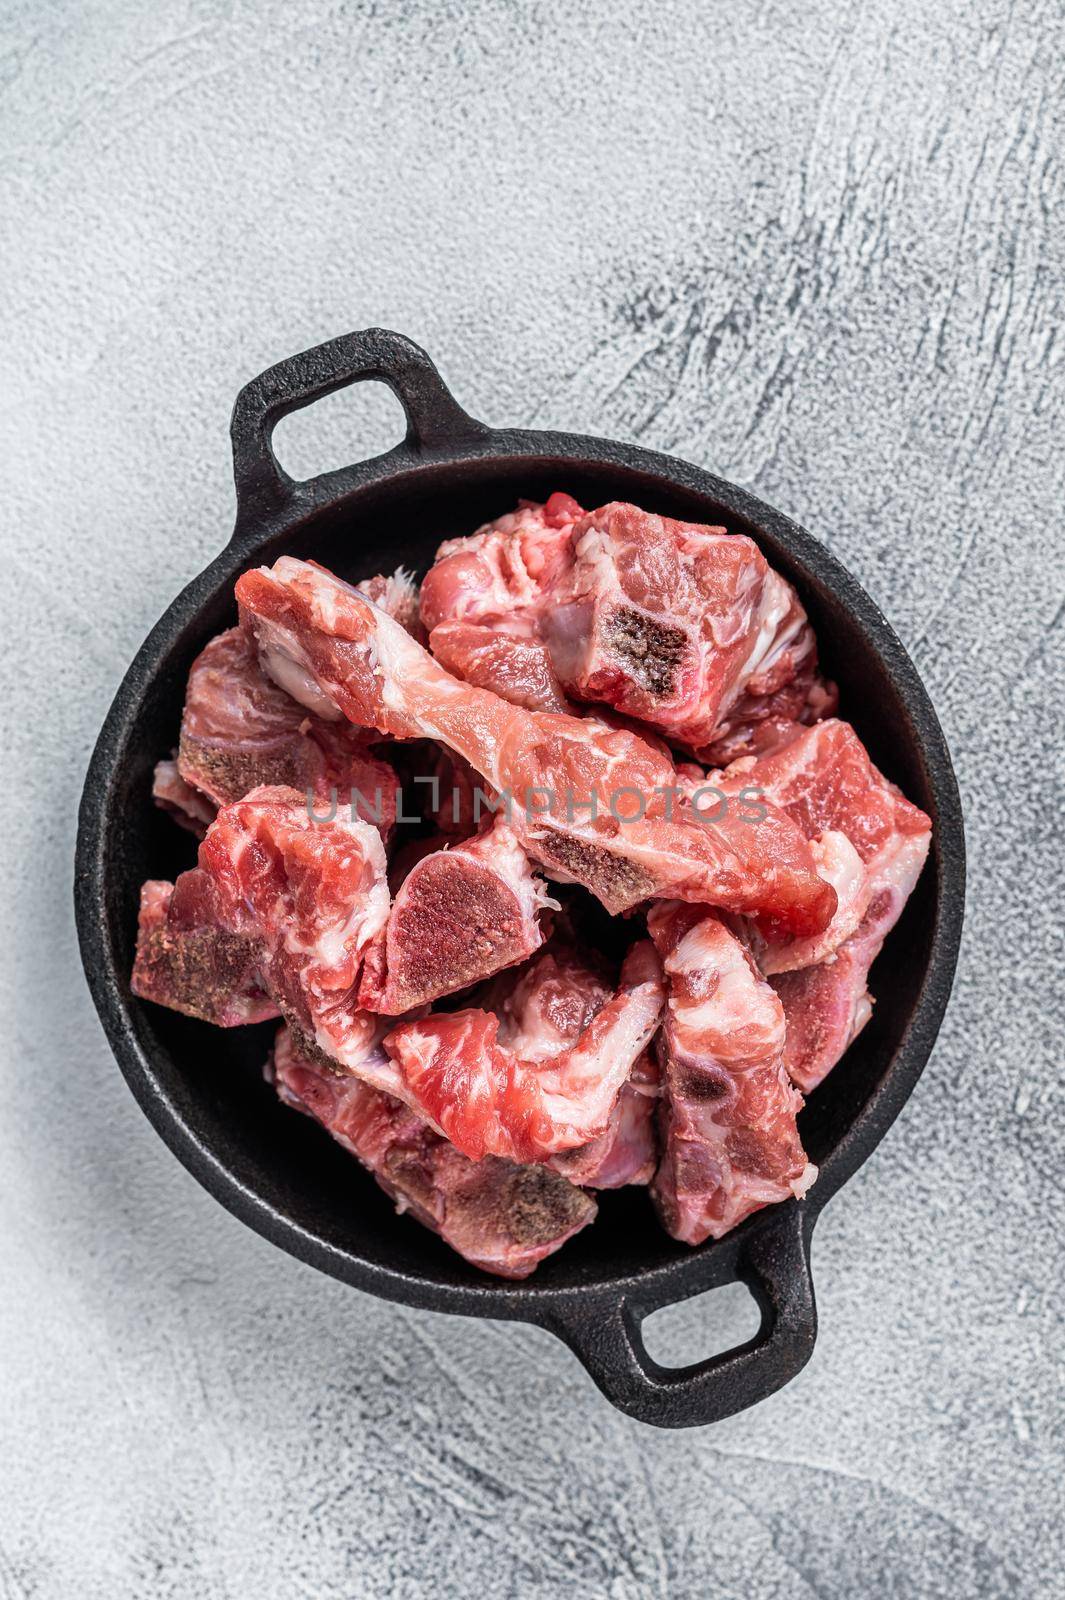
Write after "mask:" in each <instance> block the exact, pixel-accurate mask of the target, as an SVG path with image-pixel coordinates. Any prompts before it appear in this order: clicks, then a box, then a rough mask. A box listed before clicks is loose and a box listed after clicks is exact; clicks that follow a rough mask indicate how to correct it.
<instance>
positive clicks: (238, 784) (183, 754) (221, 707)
mask: <svg viewBox="0 0 1065 1600" xmlns="http://www.w3.org/2000/svg"><path fill="white" fill-rule="evenodd" d="M178 769H179V772H180V775H181V777H182V778H183V779H184V780H185V782H186V783H188V784H190V785H192V786H193V787H194V788H195V789H197V790H199V792H200V793H201V794H203V795H206V796H207V797H208V798H209V799H210V800H213V801H214V803H215V804H216V805H226V804H228V803H229V802H230V801H232V800H239V799H241V798H242V797H243V796H244V795H246V794H247V793H248V792H249V790H251V789H255V788H257V787H258V786H259V785H261V784H275V785H277V784H280V785H284V786H287V787H291V788H294V789H299V790H300V791H301V792H302V793H303V794H305V795H306V794H308V793H310V794H313V795H314V796H316V797H318V799H320V800H322V801H324V802H326V803H328V802H330V800H331V799H332V797H333V795H334V793H335V796H336V802H337V804H339V805H340V806H342V807H344V808H347V807H349V806H354V810H355V815H356V816H360V817H362V818H363V819H364V820H365V821H367V822H372V823H374V824H375V826H377V827H379V828H380V830H381V832H382V833H383V834H385V835H387V834H388V833H389V832H390V830H391V828H392V826H393V824H394V822H395V817H396V794H397V788H398V785H397V779H396V775H395V773H394V772H393V770H392V768H391V767H390V766H389V765H388V763H387V762H386V761H382V760H380V759H378V758H377V757H375V756H373V755H371V754H370V752H369V751H368V750H367V749H366V748H365V738H364V736H363V735H361V734H360V733H358V732H357V731H356V730H355V729H353V728H352V727H351V725H350V723H348V722H346V721H344V720H342V719H339V718H338V714H337V712H336V710H335V709H334V710H333V712H332V720H331V721H330V720H326V719H324V718H322V717H320V716H308V715H307V711H306V709H305V708H304V707H303V706H301V705H299V704H298V703H297V702H296V701H295V700H293V699H292V698H291V696H290V695H287V694H285V693H284V692H283V690H281V689H279V688H278V687H277V685H276V684H275V683H273V682H272V681H271V679H270V678H268V677H267V676H266V674H265V673H264V672H263V670H262V668H261V667H260V666H259V661H258V657H257V654H256V651H255V647H254V644H253V642H252V641H251V640H250V639H249V638H248V635H247V634H246V633H245V632H244V631H243V630H242V629H241V628H230V629H229V631H228V632H227V633H220V634H219V635H218V636H217V638H214V639H212V640H211V642H210V644H208V645H207V646H206V647H205V648H204V649H203V650H202V651H201V652H200V654H199V655H198V656H197V658H196V660H195V661H194V662H193V664H192V670H191V672H190V673H189V682H188V688H187V690H186V694H185V710H184V713H183V715H182V718H181V745H180V749H179V752H178Z"/></svg>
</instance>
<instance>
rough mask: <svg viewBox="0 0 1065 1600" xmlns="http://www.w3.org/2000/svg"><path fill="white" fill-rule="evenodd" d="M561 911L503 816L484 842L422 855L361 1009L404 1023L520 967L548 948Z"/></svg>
mask: <svg viewBox="0 0 1065 1600" xmlns="http://www.w3.org/2000/svg"><path fill="white" fill-rule="evenodd" d="M545 908H556V909H557V907H556V903H555V901H554V900H552V899H550V897H549V896H548V894H547V891H546V889H545V888H544V884H543V880H542V879H540V878H538V877H536V876H535V875H534V873H533V871H532V869H531V867H530V866H529V859H528V857H527V856H526V854H525V852H524V851H523V850H522V849H521V847H520V845H519V844H518V841H517V839H516V838H515V836H514V834H513V832H512V831H511V829H510V828H508V827H507V825H506V823H505V822H504V820H503V819H502V817H499V818H497V819H496V821H495V822H494V823H493V825H492V826H491V827H490V828H489V829H488V830H487V831H486V832H485V833H482V834H480V835H479V836H478V837H476V838H473V839H467V840H464V841H462V842H461V843H459V844H456V845H454V846H453V847H452V848H451V849H446V848H445V849H441V850H436V851H433V852H432V853H430V854H427V855H424V856H423V857H422V858H421V859H420V860H419V861H417V862H416V863H414V864H413V865H412V866H411V868H410V870H409V871H408V873H407V875H406V877H405V878H404V880H403V883H402V885H401V887H400V888H399V890H398V892H397V894H396V898H395V901H394V903H393V905H392V910H391V912H390V914H389V918H388V926H387V929H386V931H385V938H384V965H385V976H384V980H383V984H382V987H381V988H380V990H379V991H377V990H376V989H375V988H374V987H373V986H368V985H365V984H364V986H363V990H362V996H361V999H362V1004H363V1005H365V1006H368V1007H369V1008H370V1009H372V1010H374V1011H380V1012H384V1013H387V1014H388V1015H389V1016H399V1015H400V1013H401V1012H404V1011H410V1010H412V1009H413V1008H414V1007H415V1006H419V1005H423V1004H424V1003H426V1002H427V1001H430V1000H435V999H437V998H438V997H439V996H441V995H446V994H454V993H455V992H456V991H457V990H459V989H465V988H467V987H468V986H469V985H470V984H472V983H479V982H480V981H481V980H482V979H483V978H487V977H490V976H491V975H492V973H495V972H499V971H500V970H501V968H503V967H511V966H515V965H516V964H517V963H518V962H520V961H524V960H525V959H526V958H527V957H528V956H530V955H532V954H533V952H534V951H535V950H538V949H539V948H540V945H541V944H542V943H543V938H544V935H543V931H542V928H541V916H540V913H541V912H542V911H543V910H544V909H545Z"/></svg>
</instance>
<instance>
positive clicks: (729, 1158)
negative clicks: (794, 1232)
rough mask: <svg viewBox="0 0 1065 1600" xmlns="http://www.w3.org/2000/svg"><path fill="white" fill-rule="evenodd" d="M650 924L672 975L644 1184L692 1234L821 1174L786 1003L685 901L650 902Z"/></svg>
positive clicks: (714, 924)
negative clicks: (659, 1131) (793, 1057)
mask: <svg viewBox="0 0 1065 1600" xmlns="http://www.w3.org/2000/svg"><path fill="white" fill-rule="evenodd" d="M647 922H648V930H649V932H650V934H651V937H652V938H653V940H654V942H655V946H656V948H657V950H658V952H659V955H660V956H661V957H662V961H663V964H664V967H665V972H666V978H667V981H668V984H669V995H668V999H667V1002H666V1015H665V1021H664V1023H663V1027H662V1032H661V1034H660V1036H659V1053H660V1060H661V1063H662V1069H663V1074H664V1080H665V1098H664V1105H665V1113H664V1119H663V1120H664V1137H665V1150H664V1154H663V1156H662V1162H661V1165H660V1166H659V1169H658V1172H657V1174H656V1175H655V1180H654V1183H653V1185H652V1190H651V1193H652V1197H653V1199H654V1201H655V1204H656V1206H657V1208H658V1211H659V1214H660V1215H661V1218H662V1222H663V1225H664V1226H665V1228H666V1230H667V1231H668V1232H669V1233H670V1234H672V1236H673V1237H674V1238H675V1239H682V1240H684V1241H685V1242H686V1243H687V1244H700V1243H702V1241H703V1240H704V1239H706V1238H708V1237H713V1238H715V1239H719V1238H720V1237H721V1236H722V1234H725V1233H727V1232H728V1231H729V1229H730V1228H734V1227H736V1225H737V1224H738V1223H740V1222H742V1221H743V1219H744V1218H745V1217H747V1216H749V1215H750V1214H751V1212H752V1211H757V1210H758V1209H759V1208H760V1207H761V1206H764V1205H771V1204H772V1203H773V1202H774V1201H777V1200H785V1199H787V1198H788V1197H789V1196H791V1195H802V1194H804V1193H805V1192H806V1190H807V1189H808V1188H809V1187H810V1184H811V1183H812V1182H813V1180H814V1178H815V1177H816V1175H817V1173H816V1168H814V1167H812V1166H811V1165H810V1164H809V1162H808V1161H807V1159H806V1155H805V1152H804V1151H803V1148H802V1142H801V1140H800V1138H799V1133H798V1129H797V1127H796V1120H795V1119H796V1117H797V1115H798V1112H799V1110H800V1108H801V1106H802V1096H801V1095H800V1094H798V1092H797V1091H796V1090H795V1089H793V1088H792V1086H791V1084H790V1083H789V1081H788V1077H787V1074H786V1072H785V1071H784V1068H783V1065H782V1062H781V1057H782V1053H783V1050H784V1038H785V1030H784V1012H783V1007H782V1006H781V1003H780V1001H779V999H778V998H777V996H776V995H775V994H774V993H773V990H772V989H771V988H770V987H769V985H768V983H766V981H765V980H764V979H763V978H762V977H761V976H760V975H759V973H758V971H757V968H756V967H755V965H754V963H753V961H752V960H751V958H750V956H749V955H748V953H747V951H746V950H745V948H744V947H743V945H742V944H741V943H740V942H739V940H738V939H736V938H734V937H733V935H732V934H731V933H729V932H728V930H727V929H726V928H725V926H724V925H723V923H722V922H721V921H720V920H719V918H717V917H715V916H714V915H713V914H712V913H705V912H700V911H699V910H698V909H697V908H696V907H693V906H684V905H680V904H673V905H670V904H668V903H665V902H663V903H660V904H657V905H655V906H652V907H651V911H650V913H649V915H648V919H647Z"/></svg>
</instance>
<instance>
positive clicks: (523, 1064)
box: [382, 940, 663, 1161]
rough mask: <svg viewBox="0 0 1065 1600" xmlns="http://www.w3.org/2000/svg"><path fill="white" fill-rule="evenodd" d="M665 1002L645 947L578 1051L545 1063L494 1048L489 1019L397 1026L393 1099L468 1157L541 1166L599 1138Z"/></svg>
mask: <svg viewBox="0 0 1065 1600" xmlns="http://www.w3.org/2000/svg"><path fill="white" fill-rule="evenodd" d="M662 1001H663V988H662V977H661V968H660V966H659V963H658V959H657V957H656V956H655V953H654V950H653V948H652V946H651V945H650V944H649V943H648V942H647V941H646V940H644V941H641V943H639V944H637V945H634V946H633V947H632V949H631V950H630V951H629V954H628V955H627V957H626V958H625V962H624V964H623V966H622V969H621V977H620V980H619V987H618V991H617V993H616V994H615V995H614V996H613V997H612V998H611V999H610V1000H608V1001H607V1003H606V1004H605V1005H604V1006H603V1007H602V1008H601V1009H600V1010H599V1011H597V1012H596V1013H595V1015H594V1017H593V1018H592V1020H591V1022H590V1023H589V1024H588V1025H587V1026H586V1027H585V1028H584V1029H583V1031H582V1032H581V1033H580V1035H579V1037H578V1038H577V1041H576V1043H574V1044H572V1045H570V1046H569V1047H568V1048H566V1049H564V1050H562V1051H560V1052H559V1053H558V1054H557V1055H554V1056H552V1057H550V1058H549V1059H547V1060H543V1061H535V1060H534V1061H528V1060H523V1059H522V1057H520V1056H518V1055H516V1054H514V1053H512V1052H511V1051H510V1050H508V1049H506V1048H505V1047H504V1046H503V1045H501V1044H500V1043H499V1032H500V1023H499V1018H498V1017H496V1016H495V1015H493V1014H492V1013H491V1012H488V1011H473V1010H469V1011H454V1012H450V1013H441V1014H433V1015H431V1016H428V1017H426V1018H424V1019H423V1020H421V1021H417V1022H404V1023H401V1024H400V1025H399V1027H397V1028H394V1029H393V1030H392V1032H391V1033H389V1034H388V1035H386V1037H385V1041H384V1046H385V1050H386V1052H387V1053H388V1055H389V1057H390V1058H391V1061H392V1063H393V1066H394V1068H395V1070H396V1073H397V1076H398V1078H399V1080H400V1082H401V1084H402V1089H401V1090H399V1091H396V1092H398V1093H399V1094H400V1097H401V1098H403V1099H405V1100H406V1101H407V1103H408V1104H409V1105H411V1106H414V1107H415V1108H416V1109H417V1110H418V1111H419V1113H420V1114H421V1115H422V1116H424V1117H425V1118H426V1119H427V1120H428V1121H430V1122H432V1124H433V1126H434V1127H436V1128H439V1130H440V1132H441V1133H443V1134H445V1135H446V1137H447V1138H449V1139H450V1140H451V1142H452V1144H454V1145H455V1146H456V1147H457V1148H458V1149H459V1150H461V1151H462V1152H463V1153H464V1154H465V1155H468V1156H470V1157H471V1159H473V1160H475V1161H476V1160H480V1158H481V1157H482V1156H485V1155H498V1156H504V1157H505V1158H506V1159H508V1160H511V1161H546V1160H547V1159H548V1158H549V1157H551V1156H554V1155H556V1154H558V1153H559V1152H560V1151H563V1150H572V1149H575V1148H576V1147H577V1146H579V1145H585V1144H587V1143H588V1142H589V1141H590V1140H591V1139H594V1138H597V1137H598V1136H599V1135H600V1134H601V1133H603V1132H604V1131H605V1130H606V1127H607V1124H608V1122H609V1119H610V1115H611V1112H612V1111H613V1109H614V1104H615V1102H616V1100H617V1098H618V1095H619V1094H620V1092H621V1089H622V1086H623V1085H624V1084H625V1083H626V1082H627V1081H628V1078H629V1075H630V1073H631V1071H632V1067H633V1064H634V1063H635V1062H636V1061H637V1060H638V1058H639V1057H640V1055H641V1054H642V1053H643V1051H644V1049H645V1048H646V1046H647V1045H648V1043H649V1042H650V1040H651V1038H652V1036H653V1034H654V1031H655V1029H656V1028H657V1026H658V1021H659V1018H660V1016H661V1012H662ZM382 1087H384V1085H382Z"/></svg>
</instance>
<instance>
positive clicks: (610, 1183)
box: [476, 939, 659, 1189]
mask: <svg viewBox="0 0 1065 1600" xmlns="http://www.w3.org/2000/svg"><path fill="white" fill-rule="evenodd" d="M613 993H614V984H613V983H612V982H611V981H610V979H609V978H608V976H607V975H606V971H605V967H604V966H603V965H602V964H599V963H596V962H594V961H593V959H592V958H589V957H588V956H583V955H579V954H578V953H577V951H576V950H575V949H574V948H573V946H572V945H571V944H569V943H567V942H565V941H564V940H560V939H555V940H553V941H552V943H551V946H550V947H549V949H547V950H545V951H544V953H543V954H542V955H540V956H538V957H537V958H536V960H535V961H532V962H530V963H529V965H528V966H526V967H524V968H522V969H521V970H520V971H511V972H507V973H504V974H503V975H502V976H501V977H499V978H497V979H495V980H494V981H493V982H492V983H491V984H488V985H486V987H485V988H484V989H483V990H480V991H479V992H478V994H477V997H476V1001H477V1005H478V1008H479V1009H481V1010H484V1011H492V1012H494V1013H495V1015H496V1016H497V1017H498V1019H499V1033H498V1035H497V1040H498V1043H499V1044H501V1045H502V1046H503V1048H504V1049H506V1050H508V1051H509V1052H510V1053H511V1054H512V1055H515V1056H519V1057H520V1058H521V1059H522V1060H523V1061H528V1062H533V1063H535V1062H550V1061H551V1060H553V1059H554V1058H555V1057H556V1056H559V1055H561V1053H562V1052H563V1051H564V1050H566V1049H568V1048H569V1047H570V1046H571V1045H574V1044H576V1042H577V1040H578V1039H579V1038H580V1036H581V1034H582V1033H583V1032H584V1030H585V1028H587V1027H588V1025H589V1024H590V1023H591V1021H592V1019H593V1017H595V1016H596V1015H597V1014H598V1013H599V1012H600V1011H601V1010H602V1008H603V1006H604V1005H606V1003H607V1001H608V1000H609V999H610V997H611V995H612V994H613ZM658 1090H659V1072H658V1067H657V1063H656V1062H655V1060H654V1057H653V1055H652V1054H651V1052H650V1051H649V1050H645V1051H644V1052H643V1054H642V1055H640V1056H639V1057H638V1058H637V1060H636V1062H635V1063H634V1065H633V1068H632V1073H631V1075H630V1077H629V1079H628V1081H627V1082H626V1083H625V1084H624V1085H623V1086H622V1089H621V1093H620V1094H619V1096H618V1099H617V1101H616V1103H615V1105H614V1109H613V1111H612V1112H611V1113H610V1118H609V1121H608V1122H607V1126H606V1128H605V1129H604V1131H603V1132H602V1133H601V1134H600V1135H599V1136H598V1138H595V1139H592V1140H591V1141H590V1142H589V1143H588V1144H585V1145H581V1146H578V1147H577V1148H576V1149H573V1150H565V1151H563V1152H561V1153H560V1154H559V1155H555V1156H552V1157H551V1160H550V1163H549V1165H550V1166H552V1167H553V1168H554V1170H555V1171H556V1172H561V1173H562V1174H563V1175H564V1176H565V1177H567V1178H569V1180H570V1182H571V1183H580V1184H586V1185H587V1186H589V1187H590V1188H593V1189H618V1188H621V1187H622V1185H624V1184H630V1183H649V1182H650V1180H651V1176H652V1174H653V1173H654V1169H655V1166H656V1164H657V1145H656V1141H655V1132H654V1107H655V1100H656V1098H657V1096H658Z"/></svg>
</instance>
